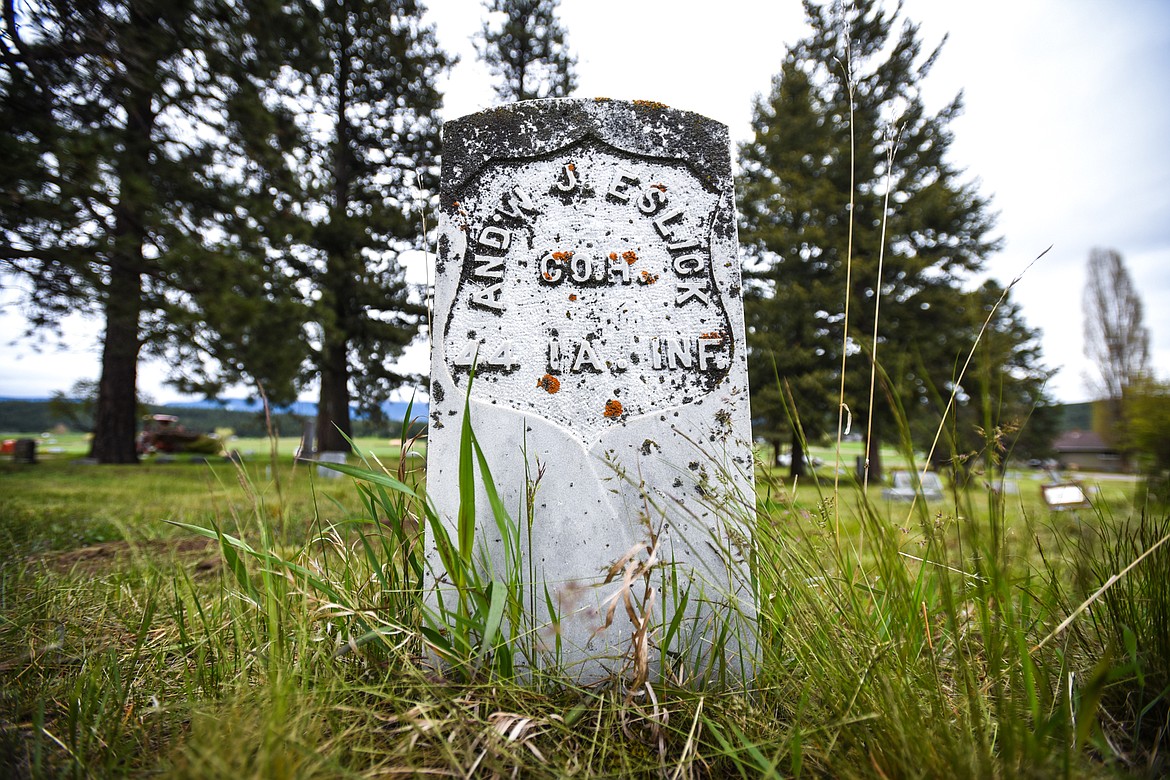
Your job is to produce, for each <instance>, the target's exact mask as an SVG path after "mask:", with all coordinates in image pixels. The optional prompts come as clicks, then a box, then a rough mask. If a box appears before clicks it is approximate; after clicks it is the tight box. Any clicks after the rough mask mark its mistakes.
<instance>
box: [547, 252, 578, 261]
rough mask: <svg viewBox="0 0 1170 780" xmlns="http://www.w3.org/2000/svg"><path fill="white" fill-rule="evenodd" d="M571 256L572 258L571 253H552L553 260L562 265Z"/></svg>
mask: <svg viewBox="0 0 1170 780" xmlns="http://www.w3.org/2000/svg"><path fill="white" fill-rule="evenodd" d="M572 256H573V253H572V252H553V253H552V258H553V260H559V261H560V262H562V263H563V262H564V261H566V260H568V259H570V258H571V257H572Z"/></svg>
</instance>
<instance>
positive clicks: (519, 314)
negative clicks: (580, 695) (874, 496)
mask: <svg viewBox="0 0 1170 780" xmlns="http://www.w3.org/2000/svg"><path fill="white" fill-rule="evenodd" d="M729 152H730V150H729V143H728V135H727V128H726V127H725V126H724V125H722V124H720V123H718V122H715V121H713V120H710V119H707V118H705V117H702V116H699V115H697V114H693V113H689V112H685V111H679V110H674V109H670V108H667V107H665V106H662V105H659V104H655V103H649V102H641V101H634V102H625V101H616V100H548V101H532V102H525V103H517V104H513V105H509V106H504V107H502V108H498V109H493V110H489V111H484V112H481V113H478V114H474V115H471V116H467V117H464V118H462V119H459V120H457V121H454V122H449V123H448V124H447V125H446V128H445V131H444V146H443V174H442V186H441V200H442V202H441V209H440V228H439V246H438V261H437V278H436V287H435V306H434V327H435V334H434V338H433V341H432V343H433V351H432V363H431V401H430V402H431V407H430V410H431V416H430V431H429V459H428V460H429V463H428V485H429V492H430V494H431V496H432V497H433V498H434V501H435V504H436V506H437V508H438V509H439V512H440V514H441V515H442V517H443V518H444V521H445V522H446V523H448V524H449V529H450V533H451V536H452V538H456V530H457V529H456V526H457V517H458V514H459V506H460V491H459V460H460V457H459V456H460V441H461V428H462V420H463V410H464V403H465V399H467V400H468V401H469V405H470V410H471V418H472V420H473V426H474V430H475V432H476V435H477V438H478V442H479V444H480V446H481V447H482V449H483V451H484V453H485V455H486V460H487V463H488V464H489V466H490V470H491V474H492V477H493V479H494V482H495V485H496V486H497V488H498V490H499V494H500V497H501V498H502V501H503V505H504V507H505V508H506V509H507V510H508V512H509V513H510V514H511V516H512V518H513V519H514V520H515V521H516V522H517V524H518V526H519V527H520V529H521V531H520V536H521V537H522V542H523V544H522V554H523V557H524V561H523V564H522V568H523V569H524V580H525V583H526V587H532V588H533V589H534V593H535V594H536V597H535V599H533V601H534V603H536V604H537V605H538V606H537V610H538V611H539V612H541V618H542V620H543V621H544V622H546V623H547V622H548V621H550V620H551V618H550V616H549V614H548V613H549V610H548V608H547V607H546V606H543V605H545V604H546V601H547V603H551V604H552V605H553V607H552V612H554V613H556V616H557V618H558V620H557V625H556V627H555V628H554V627H552V626H548V627H547V630H546V631H545V632H544V633H543V634H542V635H541V639H542V641H544V642H545V643H546V644H547V646H548V647H549V648H550V651H551V648H552V647H553V646H554V645H555V644H556V640H557V639H558V638H559V642H560V644H561V646H562V648H563V653H564V655H563V657H562V660H563V662H564V665H565V666H566V667H567V668H568V669H569V671H570V672H571V673H573V674H575V675H577V676H579V677H581V678H583V679H586V678H596V677H598V676H601V675H604V674H608V673H610V672H611V671H613V670H616V669H618V668H619V667H620V666H621V665H622V663H623V658H626V657H627V656H626V654H627V650H628V646H629V644H630V637H631V634H635V635H636V634H638V633H639V631H640V630H642V629H644V628H645V626H641V625H640V623H641V621H642V620H643V618H642V617H639V615H645V614H646V613H647V609H648V610H649V613H650V615H651V621H653V622H655V623H657V624H659V626H660V632H659V634H658V635H657V636H656V637H652V640H653V641H657V642H659V643H662V644H664V645H667V646H666V647H665V648H660V649H662V650H664V652H666V653H668V654H669V655H663V656H661V657H668V658H671V659H674V661H672V662H671V663H672V665H673V664H675V663H677V668H676V670H682V674H683V676H687V675H695V674H699V673H701V670H702V669H704V668H706V665H707V664H708V663H709V662H711V661H712V660H713V659H715V656H719V657H718V659H715V660H718V661H720V662H723V661H726V662H727V664H728V665H729V666H730V667H731V668H732V670H733V673H736V674H738V673H739V672H740V671H742V670H743V669H745V668H747V667H750V666H751V660H750V658H746V659H745V658H744V657H741V656H750V655H751V653H750V652H749V653H742V652H741V645H740V640H742V646H743V647H744V648H746V647H749V646H750V647H754V643H753V642H752V641H751V640H750V639H748V636H749V634H750V632H749V631H748V629H747V627H746V626H747V623H744V624H743V625H736V626H733V627H732V628H731V632H730V633H731V635H732V636H733V637H735V639H733V640H732V641H731V643H730V644H727V645H722V644H720V639H719V632H720V630H721V626H720V625H719V624H720V623H721V622H722V621H730V622H736V621H738V620H739V618H741V617H743V618H747V619H748V622H749V623H750V619H751V617H752V615H753V614H754V612H753V606H752V605H753V599H752V596H751V593H750V588H749V586H748V584H747V578H746V565H745V563H744V558H745V556H746V547H747V544H748V541H747V536H746V534H745V533H744V531H743V529H742V527H741V525H740V521H741V519H742V518H745V517H748V516H749V515H750V512H751V507H752V506H753V502H754V493H753V486H752V459H751V449H750V440H751V435H750V433H751V429H750V413H749V410H748V387H747V364H746V351H745V341H744V330H743V306H742V286H741V279H740V267H739V262H738V258H737V252H738V242H737V236H736V227H735V204H734V190H733V184H732V177H731V162H730V153H729ZM473 372H474V378H473ZM469 385H470V388H471V389H470V396H469V398H468V392H469V391H468V388H469ZM477 482H479V483H480V484H479V487H478V496H477V500H476V509H477V516H476V538H477V543H479V544H482V545H483V547H482V549H483V550H484V551H485V552H486V553H487V554H488V555H489V556H490V560H491V561H492V562H493V563H494V565H495V566H496V567H497V569H498V567H500V566H503V565H504V564H503V562H504V561H505V560H506V553H505V550H504V544H505V541H504V540H503V539H501V536H502V535H501V534H500V533H499V532H498V531H497V524H496V521H495V520H494V519H493V516H492V510H491V508H490V506H489V503H488V499H487V496H486V494H485V492H484V488H483V485H482V477H481V476H479V473H478V469H477ZM529 524H530V525H529ZM654 538H656V539H657V548H656V550H655V552H654V557H655V558H656V559H657V561H658V564H657V566H656V568H655V569H654V571H653V573H652V574H651V576H650V578H649V579H650V582H651V584H652V586H653V587H654V588H655V589H656V592H655V594H654V598H655V603H654V604H653V606H652V607H648V606H647V602H646V601H645V598H646V591H645V589H644V583H643V581H642V579H641V578H640V577H639V578H638V579H637V581H636V582H633V583H632V584H631V583H628V582H627V583H626V584H624V585H623V572H625V571H627V567H628V566H630V565H634V564H633V562H634V561H635V560H641V561H643V562H645V561H647V560H648V557H649V556H650V552H649V549H648V548H649V547H650V546H651V540H652V539H654ZM428 555H429V557H430V560H431V562H432V564H434V565H436V566H437V565H439V560H438V556H437V554H436V552H435V549H434V547H433V544H432V545H431V546H430V547H429V549H428ZM607 574H609V575H613V579H611V581H609V582H606V581H605V580H606V578H607ZM546 586H547V592H548V599H547V600H546V598H545V587H546ZM633 586H636V587H633ZM623 594H624V595H629V596H630V597H631V598H633V597H634V596H635V595H636V597H637V604H638V606H635V607H634V608H633V612H632V614H633V615H635V617H633V618H631V617H630V615H629V614H627V610H626V607H625V604H624V600H623ZM615 599H616V600H617V601H615ZM684 601H685V603H686V608H685V609H684V610H682V611H681V612H680V614H681V615H682V616H683V617H684V618H685V619H682V618H680V620H679V621H678V622H677V623H674V622H673V617H674V614H675V607H676V606H679V605H682V604H683V603H684ZM613 604H617V609H616V614H615V617H614V620H613V623H612V625H610V626H609V627H608V628H605V629H604V630H599V629H601V628H602V626H603V625H604V624H605V622H606V615H607V612H608V611H609V608H610V606H611V605H613ZM671 625H673V626H674V630H673V632H672V631H671V630H670V626H671ZM712 648H716V649H715V650H714V651H713V650H712ZM655 652H657V651H655ZM741 661H742V662H743V664H744V665H742V666H741Z"/></svg>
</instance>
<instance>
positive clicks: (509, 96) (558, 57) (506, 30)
mask: <svg viewBox="0 0 1170 780" xmlns="http://www.w3.org/2000/svg"><path fill="white" fill-rule="evenodd" d="M559 4H560V0H486V2H485V4H484V5H485V7H486V9H487V10H488V12H489V14H492V15H495V16H497V17H502V19H501V20H500V24H499V26H496V25H493V24H492V22H491V21H490V20H489V21H486V22H484V24H483V29H482V30H481V32H480V38H479V40H477V41H476V51H477V52H478V53H479V57H480V59H482V60H483V61H484V62H486V63H487V66H488V69H489V70H490V71H491V73H492V75H493V76H495V77H496V78H498V79H499V82H498V83H497V84H496V87H495V89H496V97H498V98H499V100H500V102H501V103H508V102H510V101H513V100H538V99H542V98H555V97H568V96H569V95H571V94H572V92H573V90H575V89H576V88H577V76H576V73H575V68H576V65H577V61H576V59H575V58H574V57H573V56H572V54H570V53H569V48H568V46H567V45H566V43H565V29H564V28H563V27H562V26H561V23H560V20H559V19H558V18H557V6H558V5H559Z"/></svg>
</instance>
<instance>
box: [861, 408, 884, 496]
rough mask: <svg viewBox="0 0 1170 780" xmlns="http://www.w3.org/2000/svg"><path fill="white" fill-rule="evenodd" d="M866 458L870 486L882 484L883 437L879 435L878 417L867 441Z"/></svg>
mask: <svg viewBox="0 0 1170 780" xmlns="http://www.w3.org/2000/svg"><path fill="white" fill-rule="evenodd" d="M865 457H866V458H867V459H868V461H869V484H871V485H877V484H881V481H882V437H881V436H880V435H879V433H878V420H877V418H876V417H875V418H874V421H873V429H872V430H871V431H870V434H869V436H867V437H866V439H865Z"/></svg>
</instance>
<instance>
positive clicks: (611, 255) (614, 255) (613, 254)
mask: <svg viewBox="0 0 1170 780" xmlns="http://www.w3.org/2000/svg"><path fill="white" fill-rule="evenodd" d="M609 259H610V260H617V252H610V253H609Z"/></svg>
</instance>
